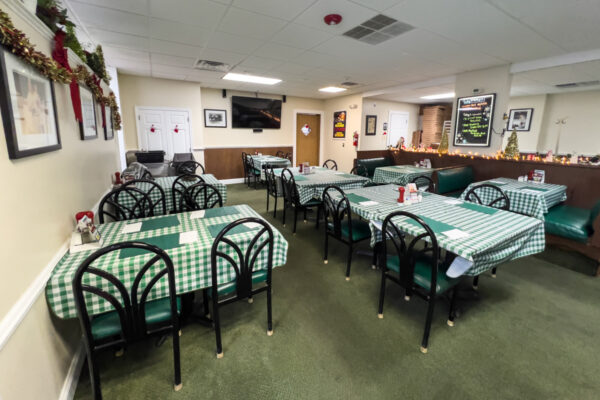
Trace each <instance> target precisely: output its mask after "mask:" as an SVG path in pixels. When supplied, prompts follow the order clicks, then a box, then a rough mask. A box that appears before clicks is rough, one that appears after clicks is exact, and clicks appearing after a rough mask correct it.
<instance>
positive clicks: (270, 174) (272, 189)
mask: <svg viewBox="0 0 600 400" xmlns="http://www.w3.org/2000/svg"><path fill="white" fill-rule="evenodd" d="M265 178H266V179H267V191H268V192H269V193H270V194H272V195H273V196H277V195H278V193H277V179H275V172H274V171H273V167H271V168H267V169H265Z"/></svg>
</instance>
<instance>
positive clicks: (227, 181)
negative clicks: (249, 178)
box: [221, 178, 244, 185]
mask: <svg viewBox="0 0 600 400" xmlns="http://www.w3.org/2000/svg"><path fill="white" fill-rule="evenodd" d="M221 182H222V183H224V184H226V185H233V184H235V183H244V178H233V179H221Z"/></svg>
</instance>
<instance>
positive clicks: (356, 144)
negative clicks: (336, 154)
mask: <svg viewBox="0 0 600 400" xmlns="http://www.w3.org/2000/svg"><path fill="white" fill-rule="evenodd" d="M352 144H353V145H354V147H358V132H354V136H352Z"/></svg>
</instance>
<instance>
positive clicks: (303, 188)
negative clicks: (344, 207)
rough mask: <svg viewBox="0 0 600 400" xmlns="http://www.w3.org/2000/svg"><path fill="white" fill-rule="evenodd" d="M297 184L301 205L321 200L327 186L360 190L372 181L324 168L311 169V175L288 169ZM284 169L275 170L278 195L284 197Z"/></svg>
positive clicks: (296, 168) (295, 169) (297, 169)
mask: <svg viewBox="0 0 600 400" xmlns="http://www.w3.org/2000/svg"><path fill="white" fill-rule="evenodd" d="M288 169H289V170H290V171H291V173H292V175H294V180H295V182H296V189H297V190H298V195H299V197H300V204H306V203H308V202H309V201H310V200H312V199H319V200H320V199H321V196H322V195H323V191H324V190H325V188H326V187H327V186H331V185H335V186H338V187H339V188H340V189H342V190H347V189H353V188H360V187H363V186H364V185H366V184H367V183H369V182H370V179H369V178H367V177H364V176H360V175H354V174H348V173H345V172H339V171H335V170H331V169H327V168H324V167H311V168H310V172H309V173H303V172H300V169H299V167H293V168H288ZM282 172H283V168H277V169H274V170H273V173H274V174H275V180H276V184H277V192H278V195H279V196H281V195H283V186H282V184H281V173H282Z"/></svg>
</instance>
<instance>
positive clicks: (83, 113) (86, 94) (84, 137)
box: [79, 86, 98, 140]
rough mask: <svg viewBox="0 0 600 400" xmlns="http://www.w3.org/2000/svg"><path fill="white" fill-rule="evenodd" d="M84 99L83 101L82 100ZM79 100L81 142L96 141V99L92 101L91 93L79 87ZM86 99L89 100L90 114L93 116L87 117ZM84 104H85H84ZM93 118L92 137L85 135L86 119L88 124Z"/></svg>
mask: <svg viewBox="0 0 600 400" xmlns="http://www.w3.org/2000/svg"><path fill="white" fill-rule="evenodd" d="M84 97H85V99H84ZM79 98H80V99H81V117H82V118H83V121H81V122H80V123H79V134H80V137H81V140H93V139H97V138H98V119H97V116H96V99H94V95H93V93H92V91H91V90H89V89H88V88H86V87H84V86H79ZM88 98H89V99H91V103H92V107H91V109H92V112H93V113H94V115H93V116H92V115H88V114H89V112H90V111H89V109H88V108H87V106H88V105H87V102H88ZM84 102H85V103H86V104H84ZM92 117H93V121H94V132H95V134H94V135H89V134H88V135H86V127H85V126H86V125H85V124H86V119H87V120H88V122H90V121H91V120H92Z"/></svg>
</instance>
